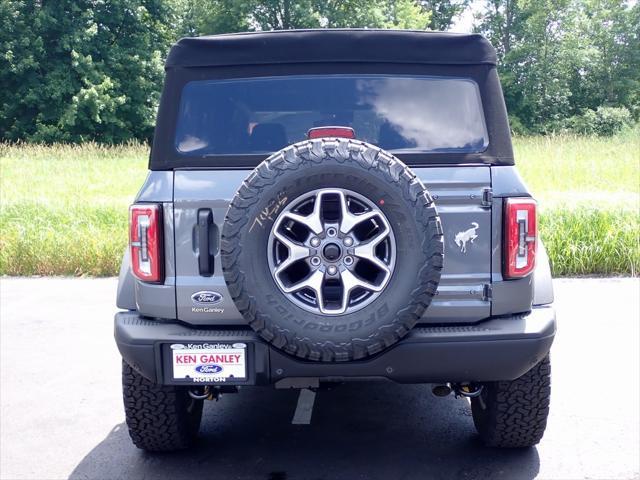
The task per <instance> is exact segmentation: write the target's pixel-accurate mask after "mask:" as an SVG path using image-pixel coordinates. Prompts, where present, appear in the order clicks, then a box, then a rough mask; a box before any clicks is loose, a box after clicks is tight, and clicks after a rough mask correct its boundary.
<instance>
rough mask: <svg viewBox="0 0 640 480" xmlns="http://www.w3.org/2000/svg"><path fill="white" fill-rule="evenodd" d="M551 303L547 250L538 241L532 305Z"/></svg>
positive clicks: (550, 280)
mask: <svg viewBox="0 0 640 480" xmlns="http://www.w3.org/2000/svg"><path fill="white" fill-rule="evenodd" d="M549 303H553V279H552V278H551V264H550V262H549V256H548V255H547V249H546V248H544V244H543V243H542V240H538V250H537V253H536V269H535V270H534V272H533V305H547V304H549Z"/></svg>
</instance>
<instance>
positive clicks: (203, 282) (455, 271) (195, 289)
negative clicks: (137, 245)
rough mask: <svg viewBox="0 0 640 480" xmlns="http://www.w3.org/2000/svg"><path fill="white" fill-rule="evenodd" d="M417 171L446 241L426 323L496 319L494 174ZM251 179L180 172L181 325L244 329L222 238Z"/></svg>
mask: <svg viewBox="0 0 640 480" xmlns="http://www.w3.org/2000/svg"><path fill="white" fill-rule="evenodd" d="M413 170H414V171H415V172H416V174H417V175H418V176H419V177H420V178H421V180H422V181H423V182H424V183H425V185H426V186H427V188H428V189H429V191H430V192H431V194H432V195H433V196H434V198H435V201H436V205H437V208H438V212H439V214H440V217H441V219H442V225H443V229H444V240H445V262H444V269H443V272H442V279H441V281H440V286H439V288H438V292H437V295H436V297H435V298H434V300H433V303H432V304H431V306H430V307H429V309H428V310H427V312H426V314H425V316H424V317H423V321H424V322H425V323H463V322H473V321H477V320H480V319H482V318H486V317H488V316H489V315H490V308H491V239H492V235H491V232H492V229H491V189H490V186H491V177H490V169H489V167H484V166H482V167H459V166H448V167H425V168H414V169H413ZM248 174H249V170H224V171H223V170H176V171H175V180H174V221H175V248H176V251H175V253H176V255H175V261H176V303H177V313H178V318H179V319H180V320H183V321H186V322H189V323H195V324H228V325H233V324H244V320H243V319H242V318H241V316H240V313H239V312H238V310H237V309H236V307H235V305H234V304H233V301H232V300H231V297H230V295H229V292H228V290H227V287H226V284H225V282H224V278H223V274H222V268H221V264H220V233H221V232H222V226H223V222H224V216H225V214H226V211H227V208H228V205H229V202H230V201H231V199H232V198H233V196H234V195H235V192H236V190H237V189H238V187H239V186H240V185H241V183H242V181H243V180H244V178H245V177H246V176H247V175H248ZM204 239H208V244H209V247H208V248H209V252H203V249H202V248H201V245H202V244H203V243H202V242H203V241H204V242H205V243H206V241H205V240H204ZM206 248H207V247H206V245H205V249H206ZM203 257H208V258H206V259H205V258H203ZM204 260H206V261H204ZM209 260H210V262H211V263H210V267H211V269H210V271H207V269H206V268H204V269H203V266H204V267H207V266H209V263H208V261H209ZM247 274H248V275H250V274H251V273H250V272H247Z"/></svg>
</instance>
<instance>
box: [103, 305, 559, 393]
mask: <svg viewBox="0 0 640 480" xmlns="http://www.w3.org/2000/svg"><path fill="white" fill-rule="evenodd" d="M555 331H556V318H555V311H554V309H553V307H552V306H550V305H546V306H542V307H534V308H533V310H532V311H531V312H529V313H526V314H519V315H514V316H508V317H499V318H492V319H488V320H486V321H483V322H481V323H478V324H476V325H467V326H444V327H417V328H414V329H413V330H412V331H411V333H410V334H409V335H407V337H405V338H404V339H403V340H401V341H400V342H399V343H397V344H396V345H394V346H392V347H391V348H389V349H388V350H386V351H384V352H382V353H380V354H378V355H376V356H374V357H372V358H370V359H367V360H361V361H356V362H348V363H330V364H328V363H317V362H308V361H303V360H299V359H296V358H293V357H291V356H289V355H287V354H284V353H282V352H280V351H279V350H277V349H275V348H273V347H271V346H270V345H269V344H267V343H265V342H264V341H263V340H261V339H260V338H259V337H258V336H257V335H256V334H255V333H254V332H253V331H252V330H249V329H203V328H192V327H188V326H186V325H184V324H181V323H168V322H162V321H157V320H149V319H145V318H143V317H140V316H139V315H138V314H137V313H136V312H133V311H129V312H119V313H117V314H116V316H115V338H116V343H117V345H118V349H119V350H120V353H121V354H122V357H123V358H124V360H126V361H127V363H129V364H130V365H132V366H133V367H134V368H135V369H136V370H138V371H139V372H140V373H141V374H142V375H144V376H145V377H147V378H149V379H151V380H155V381H156V382H158V383H162V384H178V383H179V382H177V381H174V380H173V378H172V372H171V363H170V359H169V358H168V357H169V355H167V354H166V353H167V352H168V350H167V348H168V345H169V344H173V343H203V342H206V343H216V342H242V343H245V344H247V346H248V372H247V373H248V374H247V378H246V380H244V381H238V382H237V383H235V384H238V385H268V384H276V385H277V386H283V387H286V386H314V385H315V384H317V382H318V381H350V380H366V379H388V380H392V381H395V382H399V383H435V382H466V381H476V382H486V381H495V380H513V379H515V378H517V377H519V376H521V375H523V374H524V373H525V372H527V371H528V370H529V369H530V368H531V367H532V366H534V365H535V364H537V363H538V362H539V361H540V360H542V359H543V358H544V357H545V355H547V353H548V352H549V349H550V348H551V344H552V343H553V338H554V335H555ZM231 384H233V383H231Z"/></svg>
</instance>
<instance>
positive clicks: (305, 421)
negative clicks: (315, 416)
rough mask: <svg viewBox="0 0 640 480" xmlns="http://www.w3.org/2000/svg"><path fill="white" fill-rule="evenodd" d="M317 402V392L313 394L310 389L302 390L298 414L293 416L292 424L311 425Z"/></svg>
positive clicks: (299, 397)
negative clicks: (314, 406) (314, 405)
mask: <svg viewBox="0 0 640 480" xmlns="http://www.w3.org/2000/svg"><path fill="white" fill-rule="evenodd" d="M315 400H316V392H312V391H311V390H309V389H308V388H303V389H301V390H300V395H299V396H298V406H297V407H296V413H294V414H293V419H292V420H291V423H292V424H294V425H309V424H310V423H311V414H312V413H313V403H314V402H315Z"/></svg>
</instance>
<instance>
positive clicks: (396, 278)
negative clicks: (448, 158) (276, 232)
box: [221, 138, 444, 362]
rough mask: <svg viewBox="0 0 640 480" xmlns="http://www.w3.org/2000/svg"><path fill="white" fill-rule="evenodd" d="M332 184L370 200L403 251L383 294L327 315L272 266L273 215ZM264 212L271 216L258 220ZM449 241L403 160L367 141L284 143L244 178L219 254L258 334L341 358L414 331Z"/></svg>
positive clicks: (313, 355)
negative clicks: (294, 292) (279, 281)
mask: <svg viewBox="0 0 640 480" xmlns="http://www.w3.org/2000/svg"><path fill="white" fill-rule="evenodd" d="M327 187H329V188H346V189H350V190H353V191H354V192H357V193H358V194H361V195H363V196H365V197H367V198H371V199H373V200H372V201H373V202H374V203H375V204H376V205H379V206H380V209H381V211H382V212H383V213H384V214H385V215H386V216H387V218H388V219H389V222H390V224H392V227H393V228H394V229H395V232H396V233H395V238H396V243H397V249H398V255H397V258H396V267H395V272H394V274H393V275H392V277H391V279H390V280H389V283H388V285H387V286H386V288H385V290H384V291H383V292H382V293H381V294H380V296H379V297H378V298H376V300H374V301H373V302H371V303H370V304H368V305H367V306H366V307H364V308H362V309H361V310H359V311H356V312H352V313H350V314H348V315H333V316H330V317H327V316H323V315H320V314H314V313H309V312H308V311H305V310H303V309H302V308H300V307H298V306H297V305H295V304H294V303H293V302H291V301H290V300H289V299H287V298H286V297H285V296H284V294H282V293H281V291H280V290H279V289H278V287H277V285H276V283H275V281H274V280H273V278H272V277H271V273H270V270H269V269H268V268H267V267H268V265H266V263H267V260H266V253H267V242H268V235H269V232H270V229H271V227H272V225H273V222H274V221H275V220H276V218H277V213H278V212H279V211H281V210H282V209H283V208H285V207H286V204H287V201H288V202H292V201H294V199H296V198H298V197H299V195H301V194H304V193H305V192H308V191H313V190H314V189H318V188H327ZM385 199H386V200H385ZM265 211H266V212H268V213H269V214H271V213H272V214H273V215H268V216H267V217H268V218H265V217H264V215H263V216H262V217H260V215H261V214H262V212H265ZM257 218H262V220H263V221H262V222H261V223H260V225H259V226H256V222H255V219H257ZM252 228H253V230H252ZM443 245H444V244H443V237H442V227H441V224H440V218H439V217H438V214H437V211H436V208H435V206H434V203H433V199H432V198H431V196H430V195H429V193H428V191H427V189H426V188H425V186H424V185H423V184H422V182H421V181H420V180H419V179H418V178H417V177H416V175H415V174H414V173H413V172H412V171H411V170H410V169H409V168H408V167H407V166H406V165H404V164H403V163H402V162H401V161H400V160H398V159H397V158H396V157H394V156H393V155H391V154H390V153H388V152H385V151H384V150H381V149H380V148H378V147H375V146H373V145H370V144H367V143H365V142H361V141H356V140H347V139H338V138H331V139H315V140H309V141H304V142H300V143H297V144H294V145H291V146H289V147H286V148H284V149H283V150H281V151H279V152H277V153H275V154H273V155H272V156H270V157H269V158H268V159H266V160H265V161H264V162H262V163H261V164H260V165H259V166H258V167H257V168H256V169H255V170H254V171H253V172H252V173H251V175H249V177H247V179H246V180H245V181H244V182H243V184H242V186H241V187H240V189H239V190H238V192H237V193H236V195H235V197H234V199H233V201H232V202H231V205H230V207H229V210H228V213H227V216H226V218H225V223H224V227H223V230H222V242H221V255H222V268H223V272H224V278H225V281H226V283H227V286H228V288H229V293H230V294H231V297H232V298H233V300H234V302H235V304H236V306H237V308H238V310H239V311H240V312H241V313H242V315H243V316H244V318H245V319H246V320H247V322H248V323H249V325H251V327H252V328H253V329H254V330H255V331H256V332H258V333H259V334H260V335H261V336H262V338H264V339H265V340H266V341H268V342H270V343H271V344H272V345H274V346H275V347H277V348H279V349H282V350H283V351H285V352H286V353H289V354H291V355H295V356H297V357H300V358H303V359H308V360H315V361H323V362H341V361H350V360H357V359H362V358H365V357H368V356H371V355H374V354H376V353H378V352H381V351H382V350H384V349H386V348H388V347H389V346H391V345H393V344H394V343H396V342H397V341H398V340H400V339H401V338H402V337H404V336H405V335H406V334H407V333H408V332H409V331H410V330H411V328H412V327H413V326H414V325H415V324H416V322H417V321H418V320H419V319H420V317H421V316H422V314H423V313H424V311H425V310H426V308H427V307H428V306H429V304H430V302H431V299H432V297H433V295H434V294H435V292H436V289H437V287H438V282H439V280H440V272H441V269H442V264H443V251H444V247H443Z"/></svg>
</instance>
